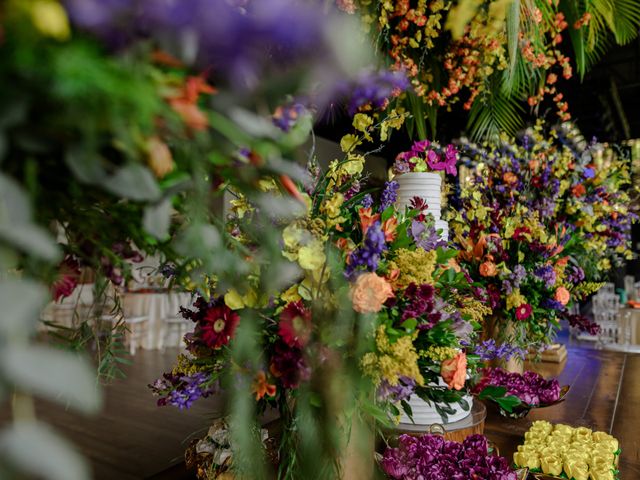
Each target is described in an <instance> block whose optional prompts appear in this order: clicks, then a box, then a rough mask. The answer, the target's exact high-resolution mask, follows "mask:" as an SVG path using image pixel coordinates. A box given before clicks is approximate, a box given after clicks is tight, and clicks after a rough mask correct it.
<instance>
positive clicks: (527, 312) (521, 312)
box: [516, 303, 533, 320]
mask: <svg viewBox="0 0 640 480" xmlns="http://www.w3.org/2000/svg"><path fill="white" fill-rule="evenodd" d="M532 310H533V309H532V308H531V305H529V304H528V303H523V304H522V305H520V306H519V307H518V308H516V318H517V319H518V320H526V319H527V318H529V317H530V316H531V311H532Z"/></svg>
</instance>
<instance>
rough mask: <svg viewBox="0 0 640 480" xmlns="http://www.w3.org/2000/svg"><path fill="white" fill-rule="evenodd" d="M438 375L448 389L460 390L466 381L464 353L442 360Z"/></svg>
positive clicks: (465, 358)
mask: <svg viewBox="0 0 640 480" xmlns="http://www.w3.org/2000/svg"><path fill="white" fill-rule="evenodd" d="M440 375H441V376H442V379H443V380H444V381H445V382H446V384H447V385H448V386H449V388H450V389H455V390H462V388H463V387H464V382H465V380H466V379H467V356H466V355H465V353H464V352H460V353H458V354H457V355H456V356H455V357H453V358H449V359H447V360H444V361H443V362H442V364H441V365H440Z"/></svg>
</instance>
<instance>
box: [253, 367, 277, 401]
mask: <svg viewBox="0 0 640 480" xmlns="http://www.w3.org/2000/svg"><path fill="white" fill-rule="evenodd" d="M251 391H252V392H254V393H255V394H256V400H260V399H261V398H262V397H264V396H265V395H268V396H269V397H273V396H274V395H275V394H276V386H275V385H273V384H271V383H268V382H267V375H266V374H265V373H264V372H263V371H262V370H260V371H259V372H258V373H257V374H256V376H255V378H254V380H253V383H252V384H251Z"/></svg>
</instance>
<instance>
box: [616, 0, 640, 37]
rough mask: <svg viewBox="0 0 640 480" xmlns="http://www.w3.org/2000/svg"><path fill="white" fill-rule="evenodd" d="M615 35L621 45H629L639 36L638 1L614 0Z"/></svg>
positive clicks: (639, 12)
mask: <svg viewBox="0 0 640 480" xmlns="http://www.w3.org/2000/svg"><path fill="white" fill-rule="evenodd" d="M613 4H614V13H613V24H614V29H613V34H614V35H615V38H616V42H617V43H618V44H619V45H624V44H626V43H629V42H630V41H632V40H633V39H634V38H636V37H637V36H638V28H640V2H638V0H614V1H613Z"/></svg>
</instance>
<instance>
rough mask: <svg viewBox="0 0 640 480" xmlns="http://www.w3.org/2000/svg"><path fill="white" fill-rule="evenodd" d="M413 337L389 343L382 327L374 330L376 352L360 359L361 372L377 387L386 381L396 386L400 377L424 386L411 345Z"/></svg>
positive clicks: (409, 336)
mask: <svg viewBox="0 0 640 480" xmlns="http://www.w3.org/2000/svg"><path fill="white" fill-rule="evenodd" d="M414 336H415V334H414V335H407V336H404V337H400V338H399V339H398V340H396V341H395V342H394V343H391V342H390V341H389V337H387V332H386V330H385V327H384V326H382V325H381V326H380V327H378V329H377V330H376V349H377V352H376V353H373V352H369V353H367V354H365V355H364V356H363V357H362V361H361V363H360V366H361V367H362V370H363V372H364V373H365V374H366V375H368V376H369V377H371V378H372V379H373V382H374V383H375V384H376V385H378V384H380V382H381V381H382V380H386V381H387V382H389V384H390V385H397V384H398V381H399V379H400V377H408V378H412V379H413V380H415V382H416V383H417V384H418V385H424V378H423V377H422V374H421V373H420V368H419V367H418V359H419V356H418V353H417V352H416V349H415V347H414V345H413V339H414Z"/></svg>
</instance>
